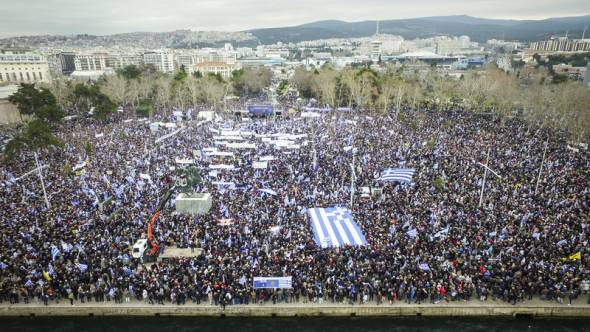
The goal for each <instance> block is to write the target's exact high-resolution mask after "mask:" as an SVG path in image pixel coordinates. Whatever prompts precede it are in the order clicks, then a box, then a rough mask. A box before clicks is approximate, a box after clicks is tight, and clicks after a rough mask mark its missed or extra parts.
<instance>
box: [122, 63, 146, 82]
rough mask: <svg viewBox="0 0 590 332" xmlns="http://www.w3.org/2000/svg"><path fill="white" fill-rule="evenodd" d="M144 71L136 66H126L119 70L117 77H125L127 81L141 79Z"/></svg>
mask: <svg viewBox="0 0 590 332" xmlns="http://www.w3.org/2000/svg"><path fill="white" fill-rule="evenodd" d="M141 74H142V70H141V69H140V68H139V67H137V66H136V65H129V66H125V67H123V68H121V69H119V70H117V76H120V77H123V78H124V79H126V80H128V81H129V80H135V79H138V78H139V77H140V75H141Z"/></svg>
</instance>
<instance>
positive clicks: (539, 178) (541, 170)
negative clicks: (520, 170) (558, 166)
mask: <svg viewBox="0 0 590 332" xmlns="http://www.w3.org/2000/svg"><path fill="white" fill-rule="evenodd" d="M548 143H549V138H547V141H545V149H544V150H543V158H542V160H541V165H539V175H537V184H536V185H535V195H536V194H537V191H538V190H539V180H541V173H542V172H543V165H544V164H545V156H546V155H547V145H548Z"/></svg>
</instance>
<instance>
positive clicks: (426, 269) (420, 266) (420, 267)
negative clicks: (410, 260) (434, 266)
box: [418, 263, 430, 271]
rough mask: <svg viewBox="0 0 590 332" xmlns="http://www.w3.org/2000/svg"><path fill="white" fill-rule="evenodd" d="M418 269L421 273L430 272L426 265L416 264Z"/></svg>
mask: <svg viewBox="0 0 590 332" xmlns="http://www.w3.org/2000/svg"><path fill="white" fill-rule="evenodd" d="M418 268H419V269H420V270H421V271H430V266H428V263H422V264H418Z"/></svg>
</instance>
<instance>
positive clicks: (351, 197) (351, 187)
mask: <svg viewBox="0 0 590 332" xmlns="http://www.w3.org/2000/svg"><path fill="white" fill-rule="evenodd" d="M354 157H355V154H354V147H353V148H352V164H350V170H351V173H350V209H351V210H352V203H353V199H354V180H355V179H354V178H355V177H356V176H355V174H354Z"/></svg>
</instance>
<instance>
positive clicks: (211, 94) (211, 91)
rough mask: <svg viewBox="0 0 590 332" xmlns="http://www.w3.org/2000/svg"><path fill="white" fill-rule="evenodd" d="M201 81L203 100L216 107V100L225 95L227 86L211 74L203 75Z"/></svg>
mask: <svg viewBox="0 0 590 332" xmlns="http://www.w3.org/2000/svg"><path fill="white" fill-rule="evenodd" d="M201 83H202V94H203V100H204V101H205V102H206V103H207V104H209V105H212V106H213V108H214V109H216V108H217V105H218V102H219V101H221V99H222V98H223V97H224V96H225V93H226V91H227V89H228V86H226V85H225V84H223V83H221V82H219V80H217V79H216V78H214V77H211V76H207V77H204V78H203V79H202V80H201Z"/></svg>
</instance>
